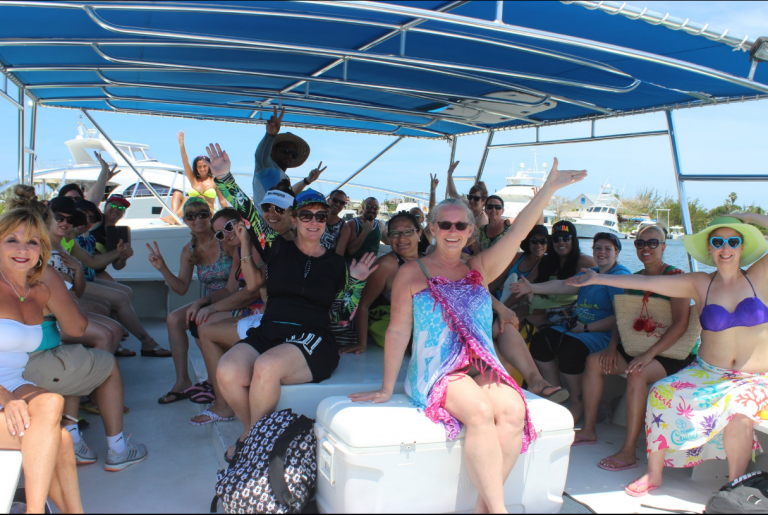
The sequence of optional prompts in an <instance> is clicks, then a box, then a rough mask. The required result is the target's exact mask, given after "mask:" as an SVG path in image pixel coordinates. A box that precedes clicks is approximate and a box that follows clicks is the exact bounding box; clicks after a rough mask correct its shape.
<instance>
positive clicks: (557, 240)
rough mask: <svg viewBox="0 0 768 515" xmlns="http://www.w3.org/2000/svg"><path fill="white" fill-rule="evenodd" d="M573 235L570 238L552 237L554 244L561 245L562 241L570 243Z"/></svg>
mask: <svg viewBox="0 0 768 515" xmlns="http://www.w3.org/2000/svg"><path fill="white" fill-rule="evenodd" d="M571 237H572V236H571V235H570V234H569V235H568V236H552V243H560V242H561V241H562V242H563V243H568V242H570V241H571Z"/></svg>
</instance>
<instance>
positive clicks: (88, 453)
mask: <svg viewBox="0 0 768 515" xmlns="http://www.w3.org/2000/svg"><path fill="white" fill-rule="evenodd" d="M74 447H75V461H76V462H77V464H78V465H89V464H91V463H96V460H97V459H98V456H96V453H95V452H93V451H92V450H91V449H89V448H88V446H87V445H86V443H85V440H83V435H82V434H80V441H79V442H78V443H76V444H74Z"/></svg>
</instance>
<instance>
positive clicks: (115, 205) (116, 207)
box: [108, 202, 125, 211]
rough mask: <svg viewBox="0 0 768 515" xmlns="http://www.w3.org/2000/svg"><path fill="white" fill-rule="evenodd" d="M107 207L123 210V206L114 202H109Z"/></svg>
mask: <svg viewBox="0 0 768 515" xmlns="http://www.w3.org/2000/svg"><path fill="white" fill-rule="evenodd" d="M108 207H109V209H117V210H119V211H125V206H123V205H121V204H115V203H114V202H110V203H109V206H108Z"/></svg>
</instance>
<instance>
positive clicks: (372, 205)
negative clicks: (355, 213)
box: [365, 204, 379, 211]
mask: <svg viewBox="0 0 768 515" xmlns="http://www.w3.org/2000/svg"><path fill="white" fill-rule="evenodd" d="M365 209H368V210H371V211H373V210H376V211H378V210H379V206H376V205H374V204H366V205H365Z"/></svg>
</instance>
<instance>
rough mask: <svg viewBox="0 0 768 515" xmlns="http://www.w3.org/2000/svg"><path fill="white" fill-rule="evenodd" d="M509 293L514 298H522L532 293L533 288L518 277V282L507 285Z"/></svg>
mask: <svg viewBox="0 0 768 515" xmlns="http://www.w3.org/2000/svg"><path fill="white" fill-rule="evenodd" d="M509 292H510V293H511V294H512V295H514V296H515V297H522V296H523V295H528V294H531V293H533V287H532V286H531V283H529V282H528V279H526V278H525V277H523V276H520V281H518V282H516V283H513V284H510V285H509Z"/></svg>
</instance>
